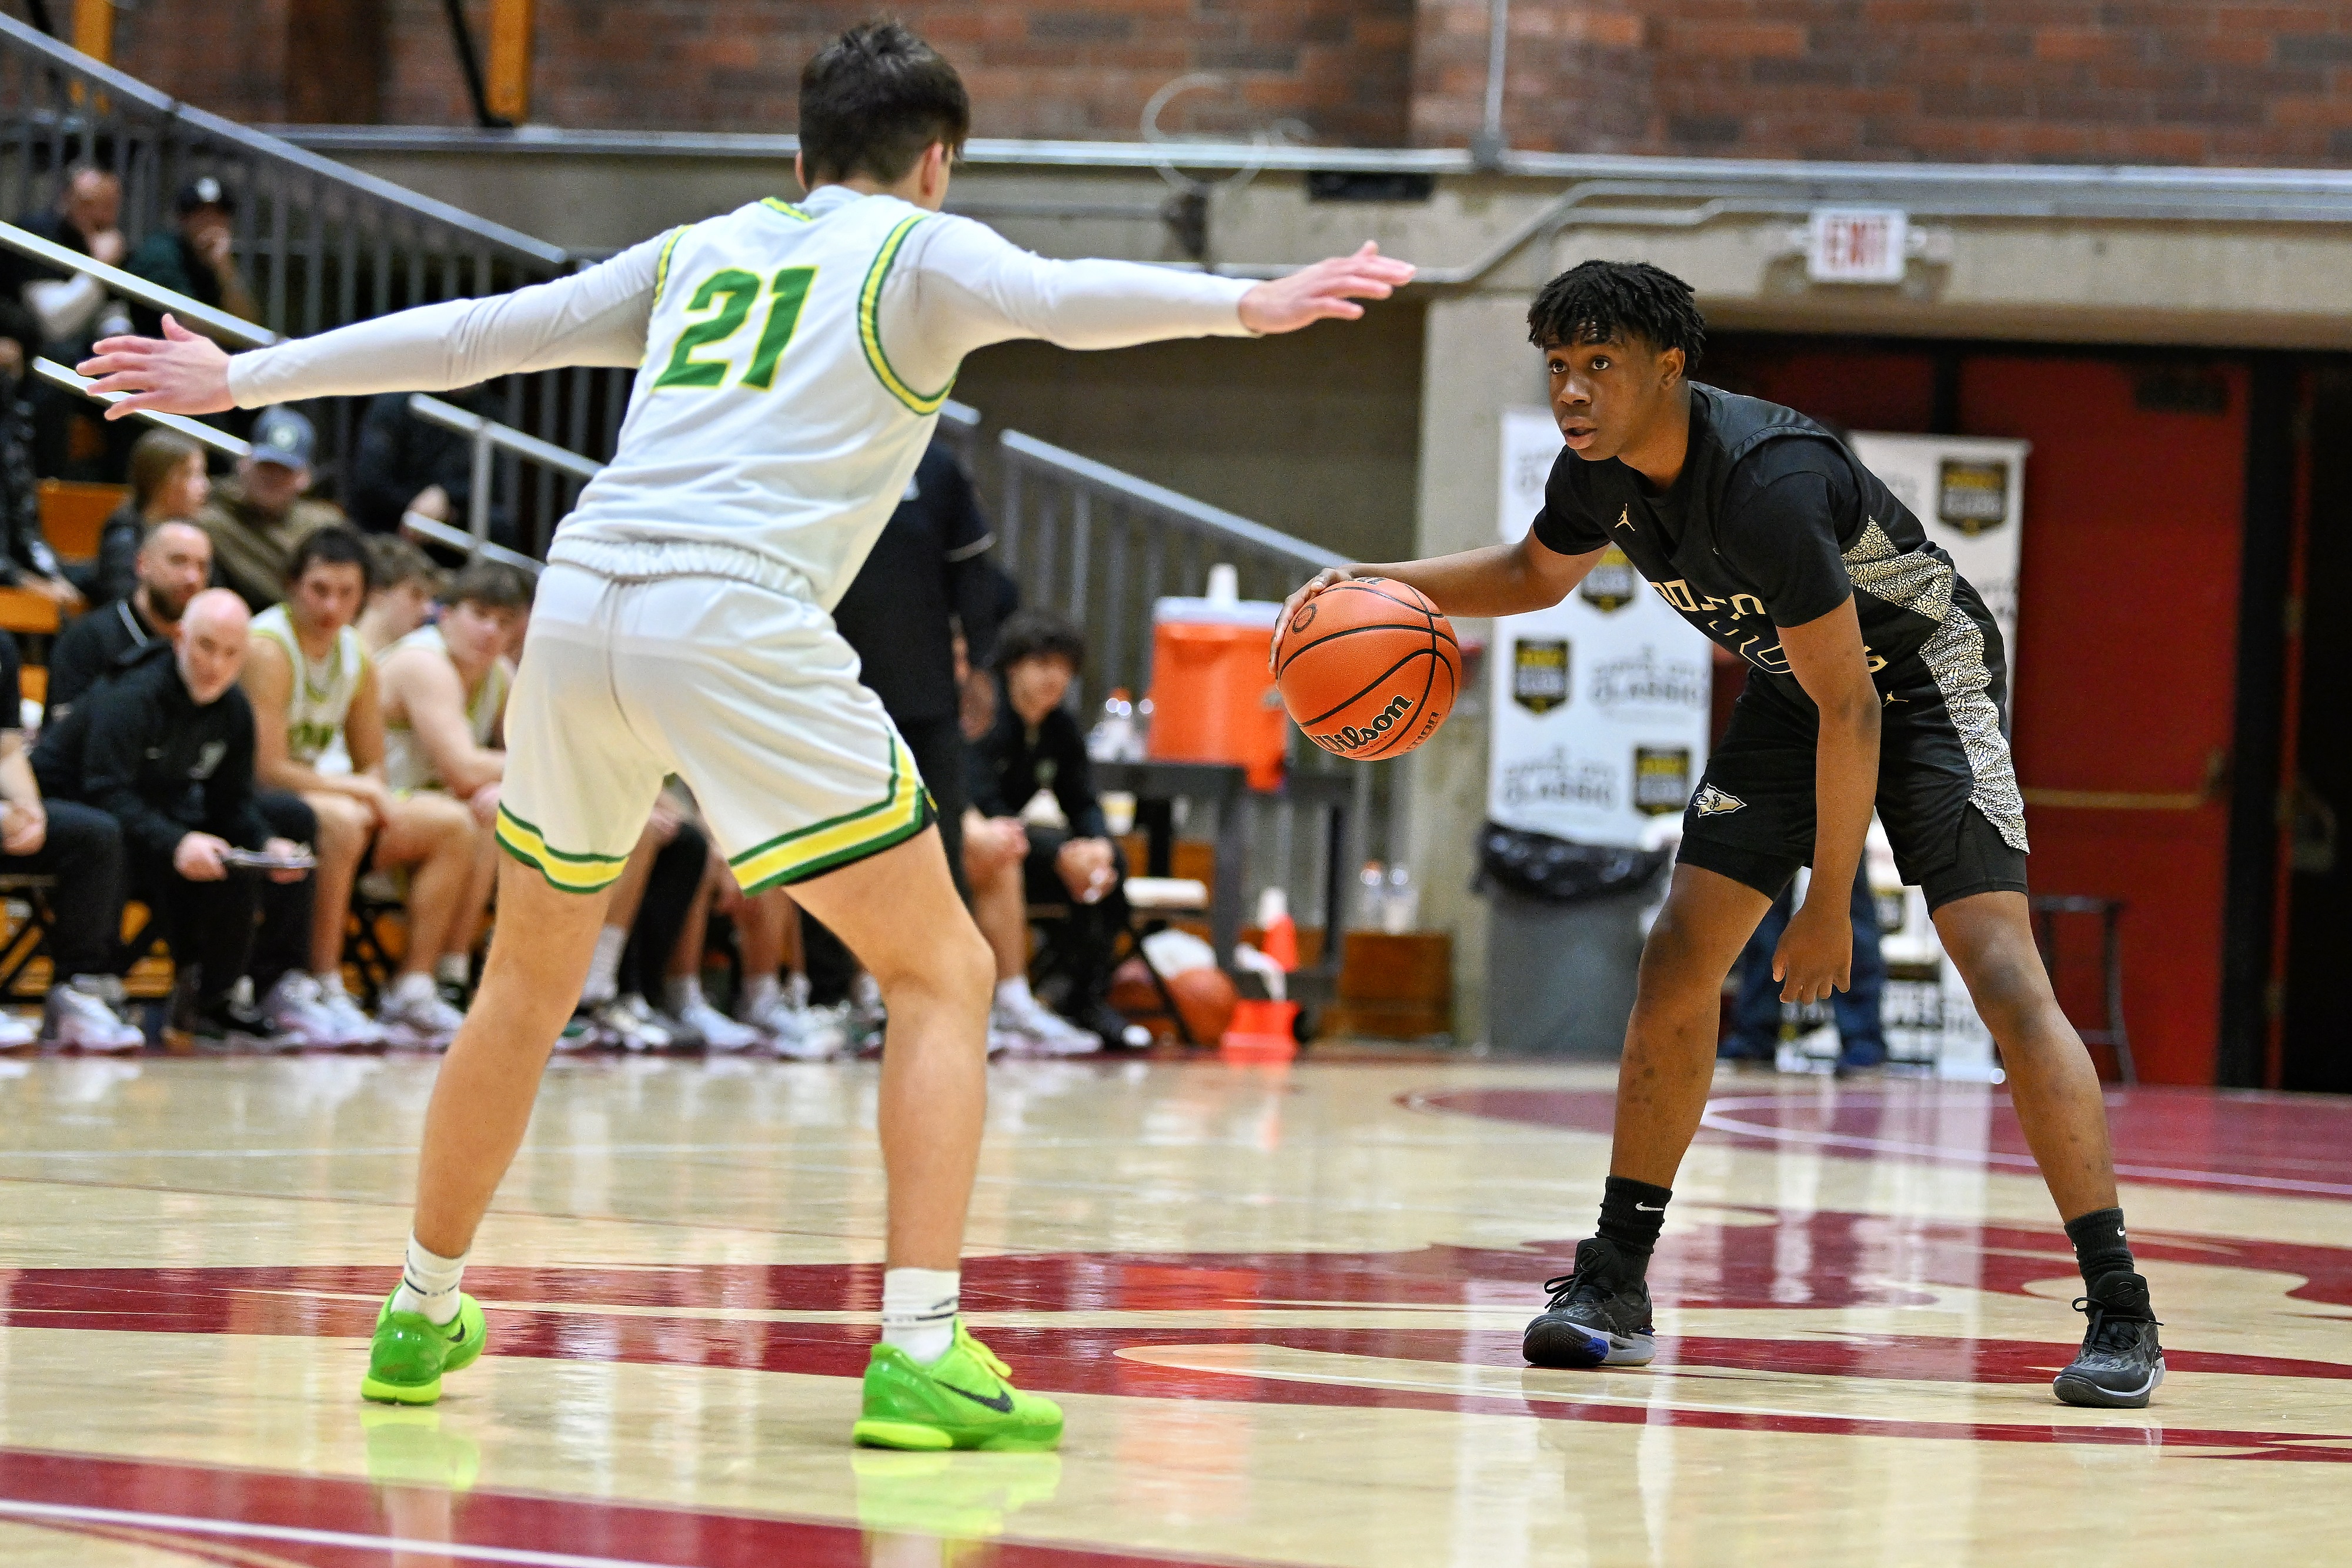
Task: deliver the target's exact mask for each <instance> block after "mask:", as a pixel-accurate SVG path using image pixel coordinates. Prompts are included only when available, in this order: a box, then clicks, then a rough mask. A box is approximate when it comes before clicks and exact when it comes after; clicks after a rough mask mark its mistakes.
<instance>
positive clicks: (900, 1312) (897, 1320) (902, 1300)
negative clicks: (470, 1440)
mask: <svg viewBox="0 0 2352 1568" xmlns="http://www.w3.org/2000/svg"><path fill="white" fill-rule="evenodd" d="M962 1286H963V1274H962V1272H961V1270H955V1269H885V1270H882V1343H884V1344H895V1345H897V1346H898V1348H899V1349H900V1350H903V1351H905V1352H906V1353H907V1354H908V1355H910V1356H913V1357H914V1358H915V1359H916V1360H917V1361H919V1362H921V1363H922V1364H925V1365H926V1366H928V1365H929V1364H931V1363H932V1362H935V1361H937V1360H939V1358H940V1357H941V1356H943V1355H945V1354H947V1353H948V1347H949V1346H950V1345H952V1344H953V1343H955V1324H956V1309H957V1306H958V1304H959V1301H960V1300H961V1290H962ZM453 1288H454V1287H453ZM453 1299H454V1298H453Z"/></svg>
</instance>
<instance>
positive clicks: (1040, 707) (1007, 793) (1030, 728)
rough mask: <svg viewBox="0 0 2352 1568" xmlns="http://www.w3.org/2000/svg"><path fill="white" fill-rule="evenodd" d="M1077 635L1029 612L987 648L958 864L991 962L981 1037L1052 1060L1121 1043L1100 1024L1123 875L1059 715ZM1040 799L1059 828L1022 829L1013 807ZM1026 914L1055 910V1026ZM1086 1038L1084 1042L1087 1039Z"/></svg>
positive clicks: (1079, 742)
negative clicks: (992, 658)
mask: <svg viewBox="0 0 2352 1568" xmlns="http://www.w3.org/2000/svg"><path fill="white" fill-rule="evenodd" d="M1086 652H1087V650H1086V642H1085V640H1084V639H1083V638H1082V637H1080V636H1079V634H1078V631H1077V628H1076V627H1075V626H1073V625H1071V624H1070V623H1069V622H1067V621H1065V620H1063V619H1062V618H1061V617H1060V616H1058V615H1053V614H1049V613H1046V612H1042V611H1035V610H1028V611H1023V612H1021V613H1019V614H1017V615H1015V616H1013V618H1012V619H1011V620H1009V621H1007V622H1005V623H1004V629H1003V634H1002V635H1001V637H1000V638H999V640H998V643H997V645H996V667H997V672H998V681H999V685H1000V686H1001V690H1000V693H999V700H998V703H997V711H996V722H995V724H994V725H993V726H992V727H991V728H990V729H989V731H988V732H987V734H985V735H983V736H982V737H980V739H979V740H977V741H975V742H974V743H973V745H972V748H971V810H969V811H968V812H967V813H966V815H965V817H964V852H963V863H964V871H965V874H966V875H967V876H968V877H969V878H970V879H971V894H972V914H973V915H974V916H975V917H976V918H977V919H978V920H979V922H980V929H981V932H982V935H983V936H986V937H987V938H988V945H989V946H990V948H991V949H992V950H993V951H994V952H995V954H996V1002H995V1006H994V1007H993V1008H992V1009H990V1013H989V1028H990V1030H992V1031H993V1032H995V1033H998V1034H1001V1035H1003V1036H1005V1037H1007V1039H1008V1040H1009V1042H1010V1043H1012V1044H1013V1045H1016V1046H1024V1047H1026V1048H1027V1049H1030V1050H1035V1051H1047V1052H1050V1053H1052V1054H1055V1055H1067V1054H1076V1053H1079V1052H1084V1051H1094V1050H1097V1049H1099V1047H1100V1044H1101V1041H1100V1040H1098V1039H1097V1035H1105V1034H1107V1035H1108V1038H1109V1039H1112V1040H1117V1039H1118V1038H1119V1031H1120V1029H1121V1027H1122V1020H1119V1019H1116V1018H1114V1017H1109V1016H1106V1015H1107V1014H1108V1009H1107V1008H1106V1007H1105V1006H1104V1002H1103V997H1104V992H1105V990H1106V988H1107V987H1108V981H1109V968H1110V951H1111V945H1112V943H1113V942H1114V940H1116V938H1117V936H1118V932H1119V931H1120V930H1122V929H1123V928H1124V927H1125V925H1126V923H1127V906H1126V899H1125V896H1124V894H1122V893H1121V891H1120V889H1121V885H1122V883H1124V881H1125V878H1126V874H1127V867H1126V863H1125V861H1124V858H1123V857H1122V856H1121V855H1120V854H1119V852H1118V845H1116V844H1114V843H1112V842H1111V841H1110V837H1109V830H1108V828H1107V827H1106V826H1105V824H1104V821H1103V813H1102V806H1101V803H1100V802H1099V801H1097V800H1096V799H1095V789H1094V774H1093V769H1092V768H1091V766H1090V765H1089V763H1088V762H1087V747H1086V737H1084V736H1083V735H1082V734H1081V733H1080V732H1079V729H1078V724H1077V720H1076V719H1075V718H1073V717H1072V716H1070V711H1069V709H1067V708H1066V707H1064V706H1062V699H1063V698H1064V697H1065V696H1066V695H1068V693H1069V689H1070V683H1071V682H1072V681H1074V680H1076V678H1077V674H1078V668H1079V666H1080V665H1081V664H1084V663H1085V661H1086ZM1039 789H1051V790H1052V791H1053V794H1054V799H1055V800H1056V801H1058V802H1059V803H1060V805H1061V808H1062V815H1063V817H1064V818H1065V820H1066V821H1068V823H1069V826H1068V828H1067V829H1066V830H1065V829H1057V828H1042V827H1027V826H1024V824H1023V822H1022V821H1021V812H1022V809H1023V808H1024V806H1026V805H1027V804H1028V802H1029V800H1030V797H1032V796H1034V795H1035V794H1036V793H1037V791H1038V790H1039ZM1029 904H1053V905H1057V906H1062V907H1064V908H1066V911H1067V913H1066V914H1065V915H1061V916H1060V917H1058V918H1057V919H1055V921H1054V922H1052V925H1053V926H1054V927H1055V929H1054V930H1053V931H1052V934H1051V936H1052V946H1053V948H1054V950H1055V954H1056V956H1057V957H1058V959H1059V962H1060V967H1061V972H1062V975H1063V977H1064V978H1065V980H1066V986H1067V990H1066V995H1065V996H1064V998H1063V999H1062V1009H1063V1011H1064V1012H1065V1013H1066V1014H1067V1015H1069V1016H1070V1017H1073V1018H1076V1019H1079V1020H1080V1021H1081V1022H1082V1023H1083V1024H1084V1025H1085V1026H1086V1027H1084V1028H1081V1027H1078V1025H1076V1024H1073V1023H1071V1022H1069V1021H1067V1020H1066V1019H1064V1018H1057V1017H1055V1014H1054V1013H1053V1012H1052V1011H1051V1010H1050V1009H1047V1008H1046V1006H1045V1004H1044V1003H1043V1002H1041V1001H1039V1000H1038V999H1037V998H1036V997H1034V995H1032V994H1031V991H1030V988H1029V979H1028V974H1027V970H1028V963H1029V920H1028V914H1027V907H1028V905H1029ZM1090 1031H1091V1032H1090Z"/></svg>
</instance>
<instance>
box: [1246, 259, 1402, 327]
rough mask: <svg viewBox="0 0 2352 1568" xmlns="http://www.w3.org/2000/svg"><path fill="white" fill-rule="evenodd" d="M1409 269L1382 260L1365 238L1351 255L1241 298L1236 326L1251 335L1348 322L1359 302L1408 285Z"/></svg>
mask: <svg viewBox="0 0 2352 1568" xmlns="http://www.w3.org/2000/svg"><path fill="white" fill-rule="evenodd" d="M1412 274H1413V266H1412V263H1411V262H1409V261H1399V260H1397V259H1396V258H1395V257H1394V256H1382V255H1381V247H1380V246H1377V245H1375V244H1374V243H1372V242H1371V241H1370V240H1366V241H1365V242H1364V243H1363V246H1361V247H1360V249H1359V250H1358V251H1357V252H1356V254H1355V255H1353V256H1332V257H1331V258H1329V259H1328V260H1327V261H1318V262H1317V263H1316V264H1315V265H1314V266H1312V267H1301V268H1299V269H1298V270H1297V272H1294V273H1292V274H1291V275H1290V276H1289V277H1277V278H1274V279H1272V280H1270V281H1268V282H1265V283H1261V284H1259V285H1258V286H1257V287H1255V288H1252V289H1251V290H1250V291H1249V292H1248V293H1247V294H1244V295H1243V296H1242V301H1241V314H1242V325H1243V326H1244V327H1246V328H1248V329H1250V330H1251V331H1253V332H1257V333H1261V334H1268V333H1275V332H1296V331H1297V330H1298V329H1300V328H1301V327H1306V326H1311V325H1312V324H1314V323H1315V322H1318V321H1353V320H1355V319H1358V318H1359V317H1360V316H1362V315H1363V313H1364V308H1363V307H1362V306H1361V305H1359V304H1358V303H1356V302H1357V301H1358V300H1360V299H1386V298H1388V297H1389V296H1390V295H1391V294H1394V293H1395V292H1396V291H1397V290H1398V289H1400V288H1402V287H1404V286H1405V285H1406V284H1408V283H1410V282H1412Z"/></svg>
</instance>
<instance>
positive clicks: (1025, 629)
mask: <svg viewBox="0 0 2352 1568" xmlns="http://www.w3.org/2000/svg"><path fill="white" fill-rule="evenodd" d="M1024 659H1067V660H1068V661H1069V662H1070V668H1072V669H1074V670H1082V669H1084V668H1086V664H1087V639H1086V635H1085V633H1083V632H1080V631H1079V630H1078V629H1077V628H1076V626H1074V625H1072V624H1071V623H1070V622H1068V621H1067V620H1066V619H1064V618H1063V617H1061V616H1059V615H1056V614H1055V613H1054V612H1052V611H1050V610H1024V611H1021V612H1017V613H1016V614H1014V615H1013V617H1012V618H1011V619H1009V620H1007V621H1006V622H1004V629H1003V631H1002V632H998V633H997V637H996V667H997V668H998V669H1000V670H1009V669H1011V668H1012V667H1013V665H1015V664H1019V663H1020V662H1021V661H1022V660H1024Z"/></svg>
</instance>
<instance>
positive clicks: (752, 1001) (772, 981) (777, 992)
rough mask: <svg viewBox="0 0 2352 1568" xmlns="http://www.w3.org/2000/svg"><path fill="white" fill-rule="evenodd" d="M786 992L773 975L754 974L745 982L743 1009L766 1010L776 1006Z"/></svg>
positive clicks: (746, 1010)
mask: <svg viewBox="0 0 2352 1568" xmlns="http://www.w3.org/2000/svg"><path fill="white" fill-rule="evenodd" d="M783 994H784V988H783V987H782V985H781V984H779V983H778V982H777V979H776V977H775V976H773V975H754V976H752V977H751V978H750V979H748V980H746V981H744V982H743V1011H744V1012H746V1013H759V1012H764V1011H766V1010H767V1009H770V1008H772V1007H774V1006H775V1005H776V1003H777V1001H778V1000H779V999H781V998H782V996H783Z"/></svg>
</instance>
